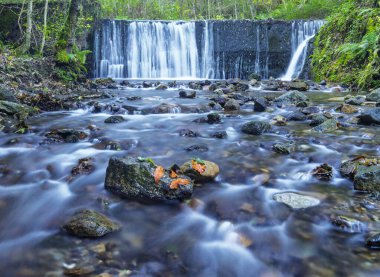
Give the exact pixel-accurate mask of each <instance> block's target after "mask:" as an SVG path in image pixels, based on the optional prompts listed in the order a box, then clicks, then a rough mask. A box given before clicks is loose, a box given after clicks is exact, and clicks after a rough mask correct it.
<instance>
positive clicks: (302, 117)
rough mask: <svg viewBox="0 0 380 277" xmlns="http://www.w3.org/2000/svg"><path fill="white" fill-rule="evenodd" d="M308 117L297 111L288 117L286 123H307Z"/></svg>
mask: <svg viewBox="0 0 380 277" xmlns="http://www.w3.org/2000/svg"><path fill="white" fill-rule="evenodd" d="M305 120H306V115H305V114H303V113H302V112H299V111H295V112H292V113H290V114H288V115H287V116H286V121H305Z"/></svg>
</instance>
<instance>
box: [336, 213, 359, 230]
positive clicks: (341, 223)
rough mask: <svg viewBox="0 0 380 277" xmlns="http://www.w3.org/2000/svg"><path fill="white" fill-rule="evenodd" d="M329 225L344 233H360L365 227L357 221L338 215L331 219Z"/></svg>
mask: <svg viewBox="0 0 380 277" xmlns="http://www.w3.org/2000/svg"><path fill="white" fill-rule="evenodd" d="M331 224H332V225H334V226H335V227H336V228H338V229H339V230H340V231H343V232H346V233H362V232H363V231H365V226H364V224H363V223H361V222H360V221H359V220H356V219H354V218H350V217H347V216H343V215H339V216H335V217H332V218H331Z"/></svg>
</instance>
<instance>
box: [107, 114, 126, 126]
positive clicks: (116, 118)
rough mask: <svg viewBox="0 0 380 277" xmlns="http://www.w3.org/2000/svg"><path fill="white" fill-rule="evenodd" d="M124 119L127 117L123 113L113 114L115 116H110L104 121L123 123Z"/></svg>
mask: <svg viewBox="0 0 380 277" xmlns="http://www.w3.org/2000/svg"><path fill="white" fill-rule="evenodd" d="M124 121H125V119H124V117H122V116H121V115H113V116H110V117H108V118H107V119H106V120H104V123H108V124H116V123H121V122H124Z"/></svg>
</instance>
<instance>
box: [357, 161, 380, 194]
mask: <svg viewBox="0 0 380 277" xmlns="http://www.w3.org/2000/svg"><path fill="white" fill-rule="evenodd" d="M354 188H355V189H356V190H360V191H370V192H373V191H380V165H371V166H365V165H360V166H358V167H357V169H356V174H355V177H354Z"/></svg>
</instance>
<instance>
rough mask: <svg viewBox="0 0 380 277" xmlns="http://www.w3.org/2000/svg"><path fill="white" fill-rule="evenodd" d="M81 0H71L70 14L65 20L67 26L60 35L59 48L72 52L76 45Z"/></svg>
mask: <svg viewBox="0 0 380 277" xmlns="http://www.w3.org/2000/svg"><path fill="white" fill-rule="evenodd" d="M80 3H81V0H71V2H70V7H69V15H68V17H67V19H66V22H65V27H64V28H63V30H62V33H61V36H60V42H59V45H58V48H59V49H65V48H66V51H67V52H68V53H71V52H72V49H73V47H74V45H75V34H76V30H77V24H78V15H79V7H80Z"/></svg>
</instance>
